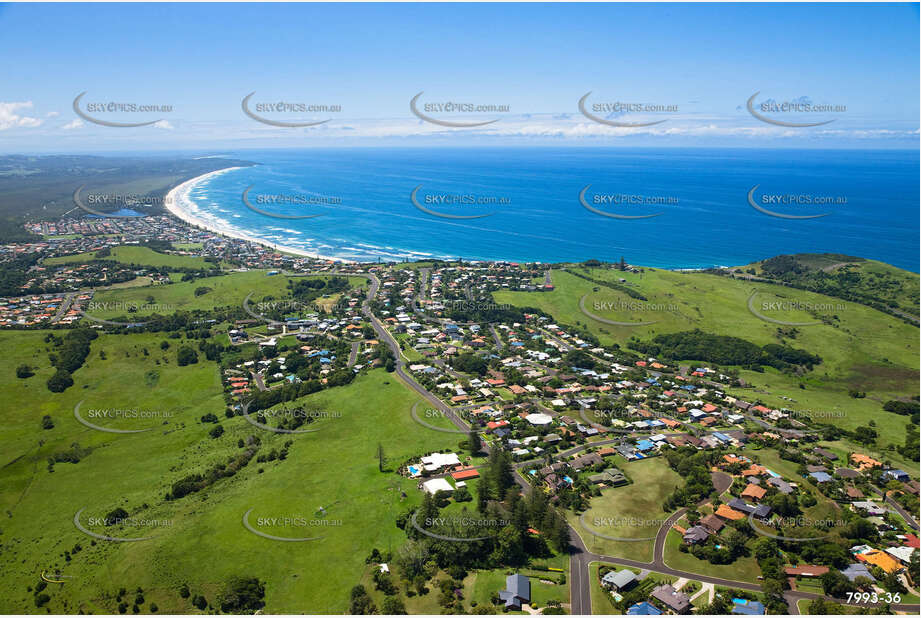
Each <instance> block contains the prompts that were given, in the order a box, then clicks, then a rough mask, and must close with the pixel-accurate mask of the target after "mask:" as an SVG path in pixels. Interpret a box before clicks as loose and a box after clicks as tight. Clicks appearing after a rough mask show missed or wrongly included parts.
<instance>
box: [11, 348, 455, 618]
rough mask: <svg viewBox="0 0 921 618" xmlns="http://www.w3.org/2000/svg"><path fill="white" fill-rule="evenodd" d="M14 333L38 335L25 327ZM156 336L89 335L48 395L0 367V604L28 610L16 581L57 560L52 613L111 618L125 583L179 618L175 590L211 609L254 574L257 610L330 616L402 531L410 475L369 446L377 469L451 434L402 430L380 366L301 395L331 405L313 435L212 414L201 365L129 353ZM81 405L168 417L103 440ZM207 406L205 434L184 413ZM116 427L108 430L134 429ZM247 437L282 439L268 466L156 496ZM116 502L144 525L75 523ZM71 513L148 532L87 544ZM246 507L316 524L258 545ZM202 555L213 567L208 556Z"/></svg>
mask: <svg viewBox="0 0 921 618" xmlns="http://www.w3.org/2000/svg"><path fill="white" fill-rule="evenodd" d="M23 335H25V334H24V333H15V336H16V338H17V340H18V341H20V342H21V343H18V344H17V345H18V346H19V347H18V348H17V351H18V353H19V354H20V355H21V357H22V358H25V357H26V355H27V353H28V347H27V346H28V345H29V343H32V344H34V343H35V341H34V340H32V341H29V340H28V339H27V338H26V337H23ZM28 335H29V336H30V337H31V336H33V335H34V337H35V338H36V339H38V341H40V336H41V335H40V334H39V333H28ZM158 341H159V339H158V338H157V337H155V336H153V335H122V336H115V335H104V336H102V337H101V338H100V340H97V341H95V342H93V353H92V354H91V356H90V358H89V359H88V360H87V363H86V366H85V367H83V368H82V369H80V370H79V371H77V372H76V373H75V374H74V378H75V381H76V384H75V385H74V386H73V387H71V388H70V389H68V390H67V391H65V392H64V393H62V394H59V395H53V394H51V393H49V392H48V391H47V389H45V387H44V384H43V383H42V382H41V380H42V375H43V372H44V373H47V370H46V369H42V370H40V371H39V374H38V375H36V376H35V377H32V378H29V379H27V380H24V381H23V380H20V381H18V382H17V378H15V376H14V375H13V374H12V370H10V372H8V373H7V375H4V376H0V380H2V382H0V383H2V385H3V387H4V392H5V393H9V396H10V397H12V398H13V400H12V401H13V404H14V405H12V406H4V412H3V414H4V418H3V421H4V423H3V430H2V431H3V440H4V444H5V445H12V446H13V448H12V449H8V450H5V455H7V453H8V455H7V456H6V457H5V459H6V461H5V462H4V463H5V464H6V465H5V466H4V467H3V469H2V472H0V478H2V487H3V491H2V493H0V500H2V504H3V509H4V511H5V512H7V513H8V518H7V519H6V520H5V522H6V523H5V524H4V526H3V530H2V537H0V538H2V540H3V545H4V554H5V557H6V559H5V560H4V563H3V565H2V567H0V570H2V577H3V578H4V580H5V581H6V582H8V587H7V589H8V590H9V591H11V592H10V594H8V595H5V597H4V599H3V601H2V606H0V611H3V612H6V613H11V612H24V611H29V609H30V607H31V606H32V595H31V593H29V592H28V591H27V588H28V587H29V586H34V585H35V584H36V583H37V582H38V581H39V576H40V574H41V572H42V571H43V570H49V571H53V570H54V569H61V571H62V573H64V574H65V575H68V576H71V577H73V578H74V579H73V583H71V582H70V580H68V583H67V584H61V585H59V586H58V585H56V586H55V589H54V590H51V589H50V588H49V590H51V592H50V594H51V597H52V598H51V601H50V602H49V603H48V607H49V608H50V609H51V610H52V611H54V612H67V611H70V612H77V611H80V610H82V611H84V612H87V613H89V612H94V613H113V612H115V611H116V607H115V605H116V602H115V601H114V596H115V593H116V591H117V590H118V589H119V588H121V587H125V588H127V589H128V590H134V589H135V588H136V587H138V586H140V587H142V588H143V589H144V596H145V598H146V600H147V602H155V603H156V604H157V605H158V606H159V610H160V611H161V612H178V613H183V612H189V611H192V607H191V605H190V601H189V599H183V598H182V597H181V596H180V595H179V589H180V587H181V586H182V585H183V584H187V585H188V586H189V588H190V589H191V590H192V591H193V592H192V594H193V595H195V594H202V595H204V596H205V598H206V599H208V601H209V602H212V603H213V602H215V600H216V596H217V594H218V593H219V591H220V589H221V587H222V586H223V583H224V582H226V581H227V579H228V578H230V577H231V576H233V575H253V576H257V577H259V578H260V579H262V580H264V581H267V582H269V585H268V587H267V590H266V603H267V605H266V611H269V612H273V613H293V612H297V611H300V610H301V609H302V608H303V607H305V606H309V607H315V608H318V611H323V612H330V613H342V612H344V611H345V610H346V608H347V606H348V591H349V589H350V588H351V587H352V586H353V585H355V584H357V583H358V582H359V580H360V578H361V575H362V572H363V570H364V557H365V556H366V554H367V552H368V548H371V547H380V548H381V549H382V550H383V549H388V550H396V549H397V547H399V545H400V544H401V543H402V541H403V539H405V534H404V533H403V532H402V531H401V530H399V529H398V528H396V526H395V525H393V523H392V522H393V521H394V519H395V517H396V515H397V514H398V513H399V512H401V511H402V510H404V509H409V508H411V507H412V506H413V505H415V504H417V503H418V502H419V500H420V499H421V494H420V492H418V490H416V488H415V482H410V481H403V480H401V479H400V477H397V476H396V475H394V474H392V473H390V472H387V473H381V472H379V471H378V461H377V458H376V451H377V445H378V443H380V444H381V446H382V447H383V449H384V451H385V453H386V456H387V459H388V462H401V461H403V460H404V459H406V458H408V457H410V456H413V455H416V454H418V453H419V452H421V451H425V450H432V449H436V448H448V447H454V446H455V445H456V442H457V437H456V436H452V435H451V434H442V433H439V432H435V431H431V430H426V429H424V428H422V427H420V426H419V425H417V424H416V423H414V422H413V421H412V420H411V418H410V416H409V415H408V413H407V410H408V409H409V408H410V407H411V406H412V404H413V403H414V402H415V401H417V399H416V398H415V396H414V395H413V394H412V393H411V392H410V391H409V390H408V389H406V388H405V387H403V386H402V385H401V384H400V383H399V382H398V381H397V380H396V379H395V378H394V376H393V375H392V374H388V373H386V372H384V371H383V370H376V371H374V372H372V373H370V374H368V375H362V376H359V377H358V378H356V381H355V382H353V383H352V384H350V385H349V386H346V387H340V388H336V389H330V390H328V391H322V392H320V393H316V394H314V395H311V396H308V397H305V398H303V399H302V400H301V402H302V403H303V404H304V405H306V406H308V407H309V409H319V410H325V411H329V412H334V413H335V414H334V415H332V414H331V415H330V416H329V417H328V418H325V419H324V420H322V421H319V422H318V424H317V427H318V428H320V431H317V432H315V433H309V434H301V435H294V436H290V435H279V434H275V433H272V432H266V431H263V430H260V429H258V428H256V427H254V426H252V425H250V424H249V423H247V421H246V420H245V419H244V418H243V417H234V418H232V419H225V418H223V415H222V414H221V413H222V411H223V401H222V398H221V396H220V394H219V393H220V385H219V381H218V375H217V368H216V367H215V366H214V365H213V364H211V363H206V362H199V363H198V364H197V365H192V366H188V367H182V368H179V367H176V366H175V363H173V362H171V363H170V364H168V365H166V364H164V363H163V361H162V359H161V364H160V365H157V364H156V362H155V361H156V360H158V359H160V357H161V354H160V351H159V348H157V352H156V353H152V355H151V356H150V357H144V356H143V354H142V352H141V350H142V348H144V347H147V348H149V349H151V351H152V350H153V349H154V348H155V347H156V346H155V344H157V343H158ZM9 347H13V346H8V348H9ZM97 349H100V350H105V351H106V356H107V358H108V360H102V359H100V358H99V356H98V354H97ZM125 352H127V353H128V356H125ZM115 366H118V367H119V370H118V371H115V370H114V369H113V367H115ZM152 370H158V371H159V375H158V376H157V377H156V378H154V377H152V376H149V375H148V373H149V372H150V371H152ZM84 386H85V388H84ZM81 399H85V400H86V402H85V404H84V405H86V406H90V405H93V406H95V407H103V406H110V407H121V408H124V407H129V406H137V407H139V408H141V409H146V408H149V409H163V410H169V411H173V412H174V416H172V417H169V422H168V423H166V424H162V425H157V424H154V426H155V430H154V431H149V432H145V433H139V434H131V435H117V434H109V433H103V432H99V431H94V430H92V429H89V428H87V427H84V426H83V425H81V424H79V423H78V422H77V421H76V419H74V417H73V406H74V405H75V404H76V403H77V402H78V401H79V400H81ZM126 399H127V401H126ZM86 409H88V408H86ZM207 412H215V413H217V414H218V415H219V416H221V420H220V422H221V424H222V425H223V426H224V427H225V430H226V431H225V433H224V435H223V436H221V437H220V438H217V439H213V438H210V437H209V436H208V431H209V429H210V428H211V427H212V425H211V424H209V423H201V422H200V421H199V420H198V417H199V416H201V415H202V414H205V413H207ZM46 413H48V414H50V415H51V416H52V418H53V419H54V421H55V427H54V428H53V429H50V430H46V431H45V432H44V435H43V436H42V437H43V438H44V441H43V442H42V443H36V441H35V435H36V433H37V432H38V427H39V425H40V421H41V416H42V414H46ZM120 422H121V425H118V423H117V422H114V421H113V422H112V423H111V424H112V426H119V427H127V426H132V427H138V426H140V425H141V424H142V423H141V422H140V421H134V420H129V419H122V420H121V421H120ZM106 423H107V424H108V423H109V421H106ZM145 423H146V421H145ZM148 426H150V425H149V424H144V427H145V428H146V427H148ZM30 436H31V438H30ZM250 436H256V437H258V438H259V440H260V441H261V446H260V448H259V451H258V452H259V453H268V452H269V451H271V450H273V449H274V450H276V451H278V450H282V449H285V448H286V447H285V446H284V445H285V443H286V442H287V441H291V444H290V445H289V446H288V447H287V448H286V450H287V457H286V458H285V459H283V460H281V459H276V460H274V461H271V462H257V461H256V460H255V459H254V460H253V461H251V462H250V463H249V464H248V465H247V466H245V467H243V468H241V469H240V471H239V472H238V473H237V474H235V475H234V476H232V477H229V478H222V479H219V480H217V481H216V482H215V483H214V484H213V485H211V486H210V487H208V488H206V489H204V490H202V491H200V492H197V493H193V494H189V495H186V496H185V497H182V498H179V499H176V500H165V499H164V496H165V495H166V494H167V493H168V492H170V489H171V486H172V484H173V483H174V482H175V481H177V480H179V479H181V478H182V477H185V476H187V475H188V474H191V473H196V472H204V471H205V470H207V469H209V468H211V467H213V466H215V465H217V464H221V463H222V462H226V461H227V459H228V457H233V456H236V455H239V454H240V453H241V451H243V450H244V449H242V448H240V447H239V446H238V440H244V441H246V440H249V439H250ZM73 442H79V443H80V445H81V446H85V447H91V448H92V449H93V450H92V451H90V452H89V453H88V454H86V455H85V456H84V457H83V458H82V459H80V461H79V463H63V462H62V463H57V464H55V466H54V471H53V472H49V471H48V470H47V464H46V459H47V457H49V456H50V455H51V454H53V453H55V452H59V451H62V450H65V449H67V448H68V447H69V445H70V444H72V443H73ZM388 465H389V464H388ZM402 492H405V493H406V497H405V498H403V497H401V496H402ZM117 507H121V508H124V509H125V510H126V511H127V512H128V513H130V515H131V516H132V517H136V518H141V519H143V520H144V521H148V522H150V521H155V522H159V525H157V526H152V525H151V526H146V527H141V528H132V527H128V526H116V527H102V526H95V527H93V526H91V525H90V522H91V520H90V518H101V517H105V516H106V514H107V513H109V512H111V511H112V510H113V509H115V508H117ZM321 507H322V509H323V510H322V511H321V510H320V509H321ZM83 508H85V509H86V511H85V512H84V513H83V515H82V518H81V522H82V523H83V525H85V526H87V527H88V528H90V529H91V530H93V531H94V532H97V533H102V534H107V535H112V536H123V537H137V536H150V537H151V538H150V539H149V540H145V541H139V542H122V543H119V542H110V541H96V540H93V539H91V538H89V537H87V536H86V535H84V534H82V533H81V532H79V531H78V530H77V529H76V528H75V527H74V523H73V518H74V514H75V513H76V512H77V511H78V510H79V509H83ZM249 509H253V512H252V514H251V517H250V522H251V523H252V524H253V525H254V526H255V525H256V523H255V522H257V521H258V518H259V517H263V518H269V517H279V518H282V517H288V518H292V519H293V518H298V517H300V518H304V519H306V520H308V521H314V522H315V523H314V524H311V525H308V526H299V525H294V526H289V527H285V526H270V527H262V528H260V530H264V531H265V532H267V533H269V534H273V535H275V536H282V537H313V536H318V537H322V538H321V539H319V540H316V541H306V542H279V541H273V540H269V539H266V538H261V537H259V536H256V535H255V534H252V533H251V532H249V531H248V530H246V529H245V528H244V527H243V525H242V518H243V515H244V513H246V512H247V511H248V510H249ZM317 520H321V521H319V522H318V521H317ZM387 522H391V523H387ZM77 546H79V549H78V548H77ZM65 550H66V551H68V552H69V555H67V554H65ZM216 554H217V555H220V556H221V559H220V560H215V559H214V556H215V555H216ZM77 582H79V583H77Z"/></svg>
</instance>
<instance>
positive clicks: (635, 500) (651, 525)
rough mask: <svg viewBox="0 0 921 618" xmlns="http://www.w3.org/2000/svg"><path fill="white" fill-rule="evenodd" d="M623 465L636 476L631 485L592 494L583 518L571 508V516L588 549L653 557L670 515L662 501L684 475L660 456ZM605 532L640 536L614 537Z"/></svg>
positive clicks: (614, 554) (648, 559)
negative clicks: (657, 536) (655, 540)
mask: <svg viewBox="0 0 921 618" xmlns="http://www.w3.org/2000/svg"><path fill="white" fill-rule="evenodd" d="M621 469H622V470H623V471H624V472H625V473H626V474H627V475H628V476H629V477H630V478H631V479H632V480H633V483H632V484H631V485H625V486H623V487H612V488H610V489H605V490H603V491H602V492H601V496H600V497H596V498H592V501H591V505H590V508H589V509H588V510H587V511H585V513H584V514H583V516H581V521H580V516H579V515H575V514H573V513H571V512H568V517H569V520H570V523H571V524H572V525H573V527H574V528H575V529H576V530H577V531H578V532H579V535H580V536H581V537H582V540H583V541H584V542H585V545H586V547H587V548H588V550H589V551H591V552H594V553H596V554H605V555H608V556H620V557H625V558H630V559H632V560H646V561H651V560H652V546H653V543H654V539H655V536H656V533H657V532H658V531H659V527H660V526H661V524H662V522H664V521H665V519H667V518H668V516H669V515H670V513H665V512H664V511H663V510H662V503H663V502H664V501H665V498H666V496H668V494H670V493H671V492H673V491H674V490H675V487H677V486H679V485H681V477H680V476H678V474H677V473H676V472H674V471H673V470H672V469H671V468H669V467H668V464H667V463H666V462H665V460H664V459H662V458H661V457H655V458H651V459H643V460H640V461H632V462H630V463H629V464H627V465H625V466H622V467H621ZM581 522H585V524H584V525H583V524H582V523H581ZM586 526H588V528H589V529H588V530H586V529H585V527H586ZM592 531H594V532H596V533H598V535H603V536H596V535H594V534H592ZM605 536H608V537H615V538H624V539H637V540H635V541H612V540H610V539H606V538H604V537H605Z"/></svg>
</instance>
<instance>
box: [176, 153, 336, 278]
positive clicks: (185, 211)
mask: <svg viewBox="0 0 921 618" xmlns="http://www.w3.org/2000/svg"><path fill="white" fill-rule="evenodd" d="M238 169H243V168H242V167H241V166H235V167H226V168H224V169H221V170H215V171H213V172H208V173H207V174H202V175H201V176H196V177H195V178H192V179H190V180H186V181H185V182H184V183H182V184H180V185H177V186H175V187H173V188H172V189H171V190H170V191H169V193H167V194H166V199H165V200H164V202H165V205H166V209H167V210H168V211H169V212H170V214H172V215H173V216H175V217H177V218H179V219H182V220H183V221H185V222H186V223H188V224H189V225H194V226H196V227H199V228H202V229H205V230H208V231H209V232H213V233H215V234H220V235H221V236H227V237H228V238H237V239H239V240H247V241H249V242H253V243H256V244H260V245H263V246H265V247H269V248H271V249H276V250H278V251H283V252H285V253H290V254H292V255H299V256H303V257H309V258H314V259H317V260H329V261H333V262H351V261H352V260H346V259H342V258H337V257H332V256H327V255H319V254H316V253H309V252H307V251H304V250H303V249H297V248H295V247H289V246H286V245H279V244H277V243H273V242H269V241H267V240H265V239H262V238H257V237H255V236H252V235H251V234H247V233H245V232H241V231H240V230H236V229H234V228H232V227H230V226H228V225H222V224H220V223H218V222H216V221H212V220H205V219H203V218H201V217H198V216H196V215H195V214H194V213H193V212H192V209H194V208H195V202H194V200H193V199H192V197H191V194H192V190H193V189H195V187H197V186H198V185H199V184H200V183H203V182H205V181H207V180H209V179H211V178H214V177H216V176H220V175H221V174H226V173H227V172H231V171H233V170H238Z"/></svg>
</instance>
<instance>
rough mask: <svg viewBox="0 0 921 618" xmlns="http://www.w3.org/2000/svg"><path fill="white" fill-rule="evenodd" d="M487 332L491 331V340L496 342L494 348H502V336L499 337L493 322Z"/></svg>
mask: <svg viewBox="0 0 921 618" xmlns="http://www.w3.org/2000/svg"><path fill="white" fill-rule="evenodd" d="M489 332H491V333H492V340H493V341H495V342H496V348H497V349H499V350H501V349H502V338H501V337H499V333H498V332H496V326H495V325H494V324H490V325H489Z"/></svg>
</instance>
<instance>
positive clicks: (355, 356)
mask: <svg viewBox="0 0 921 618" xmlns="http://www.w3.org/2000/svg"><path fill="white" fill-rule="evenodd" d="M360 347H361V343H360V342H358V341H353V342H352V350H351V351H350V352H349V364H348V366H349V367H354V366H355V361H356V360H358V349H359V348H360Z"/></svg>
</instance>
